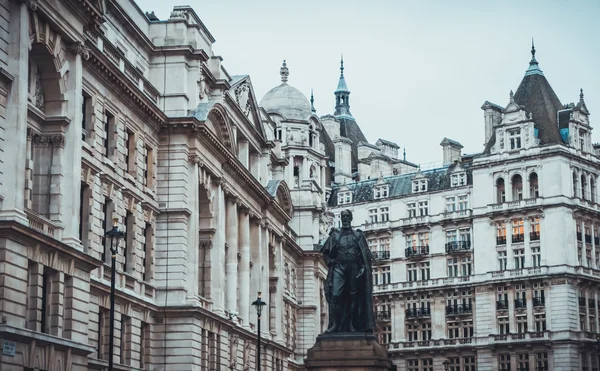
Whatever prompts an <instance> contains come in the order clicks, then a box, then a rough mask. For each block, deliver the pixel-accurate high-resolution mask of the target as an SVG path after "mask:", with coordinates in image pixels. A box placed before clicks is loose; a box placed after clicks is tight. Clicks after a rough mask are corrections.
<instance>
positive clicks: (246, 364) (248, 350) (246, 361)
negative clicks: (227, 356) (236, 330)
mask: <svg viewBox="0 0 600 371" xmlns="http://www.w3.org/2000/svg"><path fill="white" fill-rule="evenodd" d="M251 351H252V342H251V341H250V340H246V341H245V342H244V355H243V356H242V359H243V362H244V371H250V353H251Z"/></svg>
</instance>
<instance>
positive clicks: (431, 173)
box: [328, 163, 473, 207]
mask: <svg viewBox="0 0 600 371" xmlns="http://www.w3.org/2000/svg"><path fill="white" fill-rule="evenodd" d="M461 166H463V167H464V168H466V169H467V184H472V183H473V179H472V176H471V172H470V170H468V168H469V165H467V164H464V163H463V164H462V165H461ZM453 169H454V167H448V166H446V167H442V168H437V169H433V170H426V171H422V175H423V176H424V177H425V178H426V179H427V180H428V192H435V191H441V190H444V189H449V188H450V176H451V173H452V172H453V171H452V170H453ZM415 174H416V173H409V174H401V175H393V176H389V177H385V178H384V179H385V181H386V182H387V183H388V184H389V197H390V198H393V197H402V196H410V195H411V194H412V180H413V177H414V176H415ZM378 181H379V178H378V179H369V180H364V181H360V182H354V183H346V184H344V185H343V187H346V188H347V189H348V190H350V191H351V192H352V203H360V202H369V201H373V200H374V198H373V188H374V187H375V185H376V184H377V182H378ZM340 189H341V186H336V187H333V188H332V190H331V196H330V197H329V202H328V204H329V205H328V206H329V207H336V206H338V204H337V201H338V200H337V194H338V193H339V191H340Z"/></svg>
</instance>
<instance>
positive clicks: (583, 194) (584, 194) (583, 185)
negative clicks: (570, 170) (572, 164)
mask: <svg viewBox="0 0 600 371" xmlns="http://www.w3.org/2000/svg"><path fill="white" fill-rule="evenodd" d="M586 188H587V180H586V179H585V174H581V198H583V199H584V200H587V199H588V198H589V195H588V194H587V192H586V190H585V189H586Z"/></svg>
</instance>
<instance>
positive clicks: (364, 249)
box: [321, 210, 375, 333]
mask: <svg viewBox="0 0 600 371" xmlns="http://www.w3.org/2000/svg"><path fill="white" fill-rule="evenodd" d="M341 219H342V228H341V230H339V231H338V230H337V229H332V231H331V232H330V234H329V238H327V240H326V241H325V244H324V245H323V248H322V249H321V252H322V253H323V256H324V257H325V262H326V263H327V266H328V267H329V272H328V273H327V283H326V285H325V297H326V298H327V302H328V303H329V327H328V329H327V330H326V331H325V332H326V333H333V332H373V330H374V329H375V316H374V315H373V283H372V276H371V260H372V254H371V251H370V250H369V246H368V245H367V240H366V238H365V235H364V234H363V232H362V231H360V230H353V229H352V227H351V223H352V212H351V211H350V210H344V211H342V213H341Z"/></svg>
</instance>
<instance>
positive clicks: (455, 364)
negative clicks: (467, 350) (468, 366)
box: [447, 357, 461, 371]
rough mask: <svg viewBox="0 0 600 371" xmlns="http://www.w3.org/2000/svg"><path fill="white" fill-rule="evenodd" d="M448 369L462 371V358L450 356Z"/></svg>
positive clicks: (449, 370)
mask: <svg viewBox="0 0 600 371" xmlns="http://www.w3.org/2000/svg"><path fill="white" fill-rule="evenodd" d="M447 359H448V371H461V369H460V358H458V357H448V358H447Z"/></svg>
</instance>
